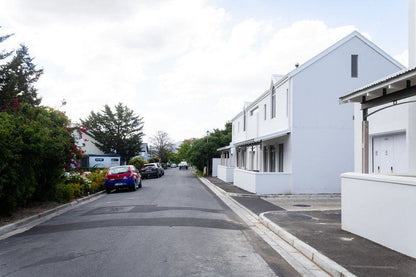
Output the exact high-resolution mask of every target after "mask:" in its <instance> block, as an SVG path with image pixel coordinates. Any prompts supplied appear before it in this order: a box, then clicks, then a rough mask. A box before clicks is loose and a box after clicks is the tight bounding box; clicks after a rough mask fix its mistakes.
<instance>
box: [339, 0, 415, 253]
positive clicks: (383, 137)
mask: <svg viewBox="0 0 416 277" xmlns="http://www.w3.org/2000/svg"><path fill="white" fill-rule="evenodd" d="M409 2H410V8H409V66H410V68H409V69H405V70H401V71H399V72H396V73H395V74H392V75H389V76H387V77H384V78H382V79H380V80H378V81H376V82H373V83H371V84H369V85H366V86H364V87H362V88H360V89H356V90H351V91H352V92H350V93H349V94H347V95H345V96H342V97H340V99H339V100H340V103H356V104H354V105H355V117H356V122H355V137H354V138H355V151H354V154H355V172H349V173H344V174H342V175H341V180H342V193H341V197H342V229H344V230H346V231H349V232H352V233H355V234H358V235H360V236H362V237H364V238H367V239H370V240H372V241H374V242H377V243H379V244H381V245H384V246H386V247H389V248H391V249H393V250H396V251H398V252H401V253H403V254H406V255H408V256H411V257H413V258H416V0H410V1H409ZM345 106H347V105H345ZM348 106H352V105H348Z"/></svg>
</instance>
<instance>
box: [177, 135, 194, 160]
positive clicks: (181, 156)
mask: <svg viewBox="0 0 416 277" xmlns="http://www.w3.org/2000/svg"><path fill="white" fill-rule="evenodd" d="M195 141H196V139H187V140H184V141H183V143H182V144H181V145H180V146H179V148H178V154H177V158H178V160H179V161H188V160H189V152H190V151H191V147H192V143H194V142H195Z"/></svg>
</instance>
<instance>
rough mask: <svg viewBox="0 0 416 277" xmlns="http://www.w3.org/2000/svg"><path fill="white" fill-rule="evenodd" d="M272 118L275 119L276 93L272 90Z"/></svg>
mask: <svg viewBox="0 0 416 277" xmlns="http://www.w3.org/2000/svg"><path fill="white" fill-rule="evenodd" d="M271 109H272V118H275V117H276V91H275V90H274V89H273V91H272V107H271Z"/></svg>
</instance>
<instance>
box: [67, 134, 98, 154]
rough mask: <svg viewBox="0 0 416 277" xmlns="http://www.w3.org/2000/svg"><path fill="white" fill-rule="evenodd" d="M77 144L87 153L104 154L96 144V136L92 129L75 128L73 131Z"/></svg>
mask: <svg viewBox="0 0 416 277" xmlns="http://www.w3.org/2000/svg"><path fill="white" fill-rule="evenodd" d="M72 135H73V137H74V140H75V145H76V146H78V147H79V148H80V149H81V151H82V153H83V154H85V155H88V154H94V155H101V154H104V152H103V151H101V150H100V149H99V148H98V147H97V146H96V145H95V144H96V143H97V141H96V140H95V138H94V135H93V134H92V133H91V132H90V131H88V130H87V131H82V130H75V131H74V132H73V133H72Z"/></svg>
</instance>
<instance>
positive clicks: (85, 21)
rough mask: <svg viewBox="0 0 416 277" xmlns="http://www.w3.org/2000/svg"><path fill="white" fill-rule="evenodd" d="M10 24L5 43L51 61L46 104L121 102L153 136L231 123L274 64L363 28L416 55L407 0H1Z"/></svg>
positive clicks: (80, 108) (84, 111)
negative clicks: (21, 46)
mask: <svg viewBox="0 0 416 277" xmlns="http://www.w3.org/2000/svg"><path fill="white" fill-rule="evenodd" d="M0 26H1V28H0V35H5V34H9V33H14V36H13V37H11V38H10V39H8V40H7V41H6V42H4V43H2V44H1V45H0V49H4V48H5V49H8V50H10V49H17V48H18V46H19V44H21V43H23V44H25V45H26V46H28V48H29V53H30V55H31V56H32V57H34V63H35V64H37V65H38V67H39V68H43V70H44V74H43V75H42V77H41V78H40V80H39V81H38V83H37V84H36V87H37V89H38V93H39V95H40V96H41V97H42V104H43V105H47V106H50V107H53V108H56V109H59V110H61V111H64V112H65V113H66V115H67V116H68V117H69V118H70V119H71V121H72V122H74V123H77V122H79V119H84V118H86V117H87V116H88V114H90V112H91V111H95V112H99V111H101V110H102V109H103V106H104V105H106V104H107V105H110V106H115V105H116V104H117V103H119V102H121V103H123V104H125V105H127V106H128V107H129V108H130V109H133V110H134V111H135V113H136V114H137V115H139V116H141V117H143V121H144V132H145V135H146V136H145V138H144V140H145V142H148V141H149V138H150V137H152V136H153V135H155V134H156V132H157V131H158V130H161V131H164V132H167V133H168V134H169V136H170V137H171V139H172V140H173V141H182V140H184V139H188V138H193V137H196V138H198V137H203V136H204V135H205V133H206V131H207V130H209V131H211V130H212V129H214V128H218V129H222V128H223V127H224V125H225V123H226V122H227V121H229V120H231V119H232V118H233V117H234V116H235V115H236V114H237V113H239V112H240V111H241V110H242V108H243V105H244V102H251V101H253V100H255V98H257V97H258V96H259V95H260V94H261V93H263V92H264V91H266V90H267V89H268V87H269V85H270V80H271V75H272V74H286V73H288V72H290V71H291V70H293V69H294V65H295V64H296V63H300V64H302V63H304V62H306V61H307V60H309V59H311V58H312V57H313V56H315V55H316V54H318V53H320V52H321V51H323V50H324V49H326V48H327V47H329V46H331V45H332V44H334V43H335V42H337V41H338V40H340V39H342V38H343V37H345V36H347V35H348V34H350V33H351V32H353V31H355V30H357V31H359V32H360V33H362V34H363V35H365V36H366V37H367V38H369V39H370V40H371V41H373V42H374V43H375V44H376V45H378V46H379V47H381V48H382V49H383V50H384V51H386V52H387V53H388V54H390V55H391V56H392V57H394V58H396V59H397V60H398V61H399V62H401V63H402V64H403V65H405V66H406V65H407V56H408V53H407V48H408V46H407V41H408V40H407V32H408V0H395V1H391V0H379V1H376V0H374V1H370V0H361V1H358V0H349V1H333V0H315V1H313V0H303V1H301V0H291V1H289V0H238V1H237V0H151V1H150V0H123V1H118V0H89V1H85V0H36V1H33V0H0ZM346 93H348V92H345V94H346ZM63 99H65V100H66V102H67V104H66V105H65V106H61V103H62V100H63Z"/></svg>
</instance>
